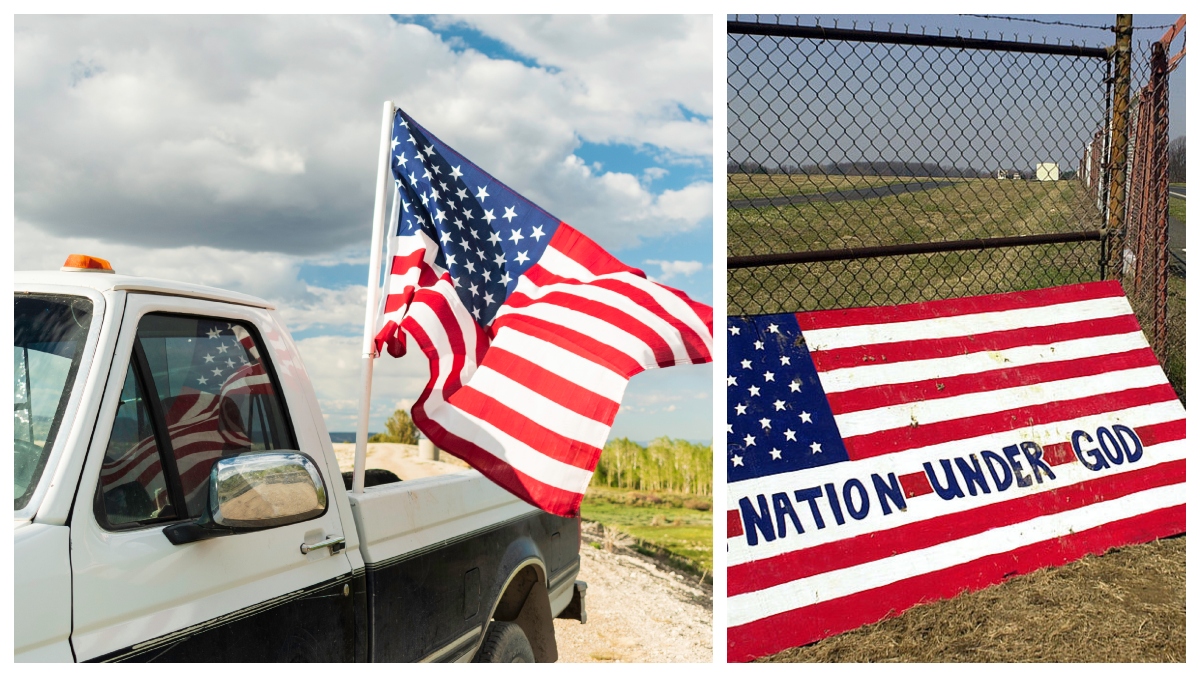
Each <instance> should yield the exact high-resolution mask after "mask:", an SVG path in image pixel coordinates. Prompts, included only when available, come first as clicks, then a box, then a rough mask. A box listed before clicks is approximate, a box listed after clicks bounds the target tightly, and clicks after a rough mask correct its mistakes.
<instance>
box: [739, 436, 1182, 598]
mask: <svg viewBox="0 0 1200 677" xmlns="http://www.w3.org/2000/svg"><path fill="white" fill-rule="evenodd" d="M1147 453H1152V452H1151V450H1147ZM1046 481H1047V482H1053V481H1054V480H1049V479H1048V480H1046ZM1183 481H1184V461H1183V460H1182V459H1181V460H1177V461H1169V462H1166V463H1159V464H1157V465H1152V466H1147V467H1145V468H1139V469H1137V470H1133V471H1129V472H1123V473H1117V474H1111V475H1106V476H1100V477H1097V478H1096V479H1092V480H1087V481H1084V482H1079V483H1077V484H1072V485H1067V486H1064V487H1061V488H1058V489H1054V490H1051V491H1043V492H1040V493H1036V494H1030V495H1027V496H1022V497H1020V498H1013V499H1011V500H1008V501H1004V502H1001V503H994V504H992V505H984V506H980V507H978V508H972V509H970V510H966V511H963V512H957V513H954V514H950V515H940V516H938V517H931V518H929V519H926V520H922V521H920V522H915V523H913V524H906V525H903V526H899V527H895V528H893V529H883V530H879V531H874V532H871V533H868V534H863V535H861V536H854V537H851V538H846V539H842V540H840V541H834V542H832V543H823V544H821V545H815V546H813V547H811V548H805V549H803V550H795V551H792V552H788V553H784V554H781V555H776V556H775V557H770V558H766V559H760V560H756V561H754V562H748V563H746V564H739V565H735V566H731V567H729V570H728V582H727V585H728V594H729V595H730V596H732V595H740V594H744V593H748V592H754V591H756V590H765V589H767V588H770V587H773V586H776V585H781V584H783V583H788V582H790V581H796V580H800V579H803V578H808V577H810V576H815V575H817V574H823V573H827V572H830V571H835V570H838V569H845V568H848V567H852V566H857V565H859V564H865V563H867V562H873V561H876V560H880V559H884V558H886V557H890V556H892V555H897V554H900V553H904V552H913V551H916V550H921V549H924V548H928V547H932V546H935V545H938V544H940V543H947V542H950V541H955V540H958V539H961V538H966V537H968V536H974V535H977V534H981V533H984V532H985V531H988V530H991V529H996V528H999V527H1004V526H1009V525H1012V524H1019V523H1021V522H1025V521H1028V520H1031V519H1033V518H1035V517H1041V516H1044V515H1052V514H1057V513H1060V512H1065V511H1068V510H1074V509H1076V508H1081V507H1083V506H1087V505H1092V504H1095V503H1102V502H1104V501H1109V500H1112V499H1115V498H1120V497H1122V496H1127V495H1129V494H1134V493H1137V492H1139V491H1144V490H1146V489H1151V488H1154V487H1163V486H1169V485H1172V484H1178V483H1180V482H1183ZM1011 490H1012V489H1010V491H1011ZM827 521H829V520H827ZM827 528H836V526H833V527H827ZM793 538H803V536H802V535H797V536H793Z"/></svg>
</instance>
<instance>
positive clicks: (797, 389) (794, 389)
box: [788, 381, 800, 393]
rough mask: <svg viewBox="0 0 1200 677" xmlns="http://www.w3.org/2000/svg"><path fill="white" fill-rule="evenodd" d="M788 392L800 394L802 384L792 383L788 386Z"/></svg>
mask: <svg viewBox="0 0 1200 677" xmlns="http://www.w3.org/2000/svg"><path fill="white" fill-rule="evenodd" d="M788 390H791V391H792V392H794V393H798V392H800V382H799V381H792V382H791V383H789V384H788Z"/></svg>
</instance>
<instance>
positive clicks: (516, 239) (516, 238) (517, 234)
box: [508, 228, 525, 244]
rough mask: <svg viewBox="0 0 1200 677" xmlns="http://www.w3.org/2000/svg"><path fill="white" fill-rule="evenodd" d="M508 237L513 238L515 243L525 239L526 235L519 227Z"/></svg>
mask: <svg viewBox="0 0 1200 677" xmlns="http://www.w3.org/2000/svg"><path fill="white" fill-rule="evenodd" d="M508 239H510V240H512V242H513V244H516V243H518V242H520V241H521V240H523V239H525V236H524V235H522V234H521V229H520V228H518V229H516V230H514V231H513V232H512V235H510V236H509V238H508Z"/></svg>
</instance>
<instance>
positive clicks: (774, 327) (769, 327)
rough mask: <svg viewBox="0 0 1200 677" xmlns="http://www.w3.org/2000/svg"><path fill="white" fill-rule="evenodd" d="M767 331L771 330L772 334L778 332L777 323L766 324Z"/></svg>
mask: <svg viewBox="0 0 1200 677" xmlns="http://www.w3.org/2000/svg"><path fill="white" fill-rule="evenodd" d="M767 331H769V332H771V333H772V334H778V333H779V325H777V324H768V325H767Z"/></svg>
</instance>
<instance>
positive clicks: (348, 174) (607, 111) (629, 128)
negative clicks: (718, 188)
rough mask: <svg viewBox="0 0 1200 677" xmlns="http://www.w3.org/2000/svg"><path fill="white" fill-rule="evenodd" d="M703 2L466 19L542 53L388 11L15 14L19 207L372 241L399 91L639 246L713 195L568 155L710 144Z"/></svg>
mask: <svg viewBox="0 0 1200 677" xmlns="http://www.w3.org/2000/svg"><path fill="white" fill-rule="evenodd" d="M711 21H712V19H711V17H682V18H681V17H608V18H603V17H484V18H473V19H471V20H470V23H471V24H472V25H473V26H475V27H477V28H478V29H479V30H480V31H483V32H485V33H487V34H489V35H492V36H495V37H497V38H499V39H501V40H504V41H506V42H509V43H510V44H514V45H519V47H518V49H520V50H522V51H524V52H526V53H528V54H529V55H530V56H531V57H532V58H535V59H536V60H537V61H538V63H539V64H544V66H545V67H528V66H526V65H523V64H521V63H518V62H516V61H509V60H501V59H493V58H489V57H487V56H485V55H483V54H481V53H479V52H477V51H473V50H469V49H468V50H461V49H460V50H458V51H456V50H455V49H452V47H451V45H450V44H448V43H447V42H444V41H443V40H442V39H441V38H439V37H438V36H437V35H435V34H433V33H431V32H430V31H429V30H428V29H426V28H423V27H421V26H417V25H405V24H398V23H396V22H395V21H392V20H391V19H389V18H387V17H337V16H321V17H303V16H265V17H264V16H189V17H171V16H93V17H82V16H20V17H17V19H16V22H15V66H16V68H15V120H14V122H15V132H16V133H15V160H16V163H15V166H16V173H15V194H14V198H15V207H16V213H17V217H18V219H19V220H20V221H22V222H24V223H28V224H33V225H35V226H36V227H38V228H39V229H40V230H42V231H44V232H46V233H51V234H59V235H63V236H66V235H73V234H76V233H79V232H81V231H83V230H84V229H86V231H87V232H89V233H91V234H92V236H93V237H95V238H96V239H97V240H101V241H107V242H126V243H130V242H137V243H140V244H142V245H146V246H153V247H159V248H173V247H187V246H199V247H213V248H217V249H231V250H243V251H272V252H279V253H285V254H292V255H298V256H316V255H318V254H321V253H323V252H327V251H330V250H335V249H340V248H343V247H344V246H345V245H347V244H348V243H360V244H365V243H366V240H367V239H368V234H369V232H370V214H371V205H372V199H373V189H374V181H373V174H374V165H375V158H376V152H377V150H376V146H375V143H376V139H378V124H379V110H380V105H381V103H382V102H383V100H385V99H388V98H392V99H393V100H395V101H396V102H397V103H398V104H399V105H400V106H402V107H404V108H405V109H406V111H407V112H409V113H410V114H411V115H413V117H415V118H416V119H417V120H418V121H422V123H423V124H425V125H426V126H427V127H429V128H430V129H431V131H433V132H434V133H435V134H437V135H438V136H439V137H441V138H442V139H443V141H445V142H447V143H450V145H452V146H454V147H455V148H457V149H458V150H459V151H460V152H462V153H464V154H465V155H466V156H467V157H469V158H471V159H472V160H473V161H475V162H476V163H478V164H479V165H480V166H482V167H483V168H485V169H487V170H488V171H490V172H491V173H492V174H494V175H495V176H497V177H498V178H500V179H501V180H503V181H504V182H505V183H508V184H509V185H511V186H512V187H513V188H514V189H516V190H518V191H519V192H522V193H524V194H526V195H527V196H528V197H529V198H531V199H533V200H534V201H535V202H537V203H538V204H540V205H541V206H542V207H544V208H546V209H547V210H548V211H550V212H551V213H552V214H555V215H556V216H558V217H559V218H562V219H564V220H566V221H568V222H569V223H572V225H575V226H576V227H577V228H579V229H580V230H582V231H584V232H586V233H588V234H589V235H590V236H592V237H593V238H594V239H596V240H597V241H598V242H600V243H601V244H602V245H604V246H607V247H610V248H622V247H627V246H632V245H635V244H637V242H638V241H639V239H640V238H642V237H646V236H655V235H659V234H669V233H674V232H679V231H684V230H688V229H690V228H693V227H695V226H696V225H698V223H700V222H702V221H703V220H705V219H707V218H709V217H710V216H711V205H709V207H708V208H707V209H704V210H699V209H695V208H687V209H682V208H680V206H679V205H678V204H676V203H677V202H678V201H679V198H678V196H676V195H674V194H673V193H671V192H668V193H663V194H661V195H660V194H656V193H654V192H651V191H649V190H647V189H646V188H644V187H643V186H641V185H639V184H638V182H637V181H636V180H632V179H633V177H631V176H629V175H619V174H612V173H599V172H594V171H591V170H587V168H586V167H576V166H574V165H573V162H572V161H570V159H571V158H572V157H573V152H574V151H575V149H577V148H578V146H579V144H580V143H581V142H583V141H589V142H595V143H622V144H631V145H634V146H636V147H639V148H640V147H648V148H651V149H652V150H653V152H654V154H655V155H656V156H662V157H666V158H676V160H678V161H683V162H689V161H696V160H703V161H706V162H710V161H711V148H712V146H711V144H712V125H711V120H705V119H697V118H688V117H687V116H685V114H684V113H683V112H682V110H681V106H682V107H686V108H687V109H688V110H691V111H693V112H696V113H699V114H701V115H706V116H707V115H711V111H712V86H711V83H712V79H711V67H712V59H711V49H712V39H711ZM581 169H582V170H586V171H580V170H581ZM705 185H708V190H709V192H710V193H711V183H709V184H705ZM703 190H704V188H703V185H698V186H694V187H689V188H686V189H684V191H682V192H688V193H692V192H697V193H698V192H703ZM677 192H679V191H677ZM709 202H711V200H710V201H709ZM18 227H20V226H18ZM18 258H19V259H20V258H23V254H22V255H21V256H19V257H18Z"/></svg>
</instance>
